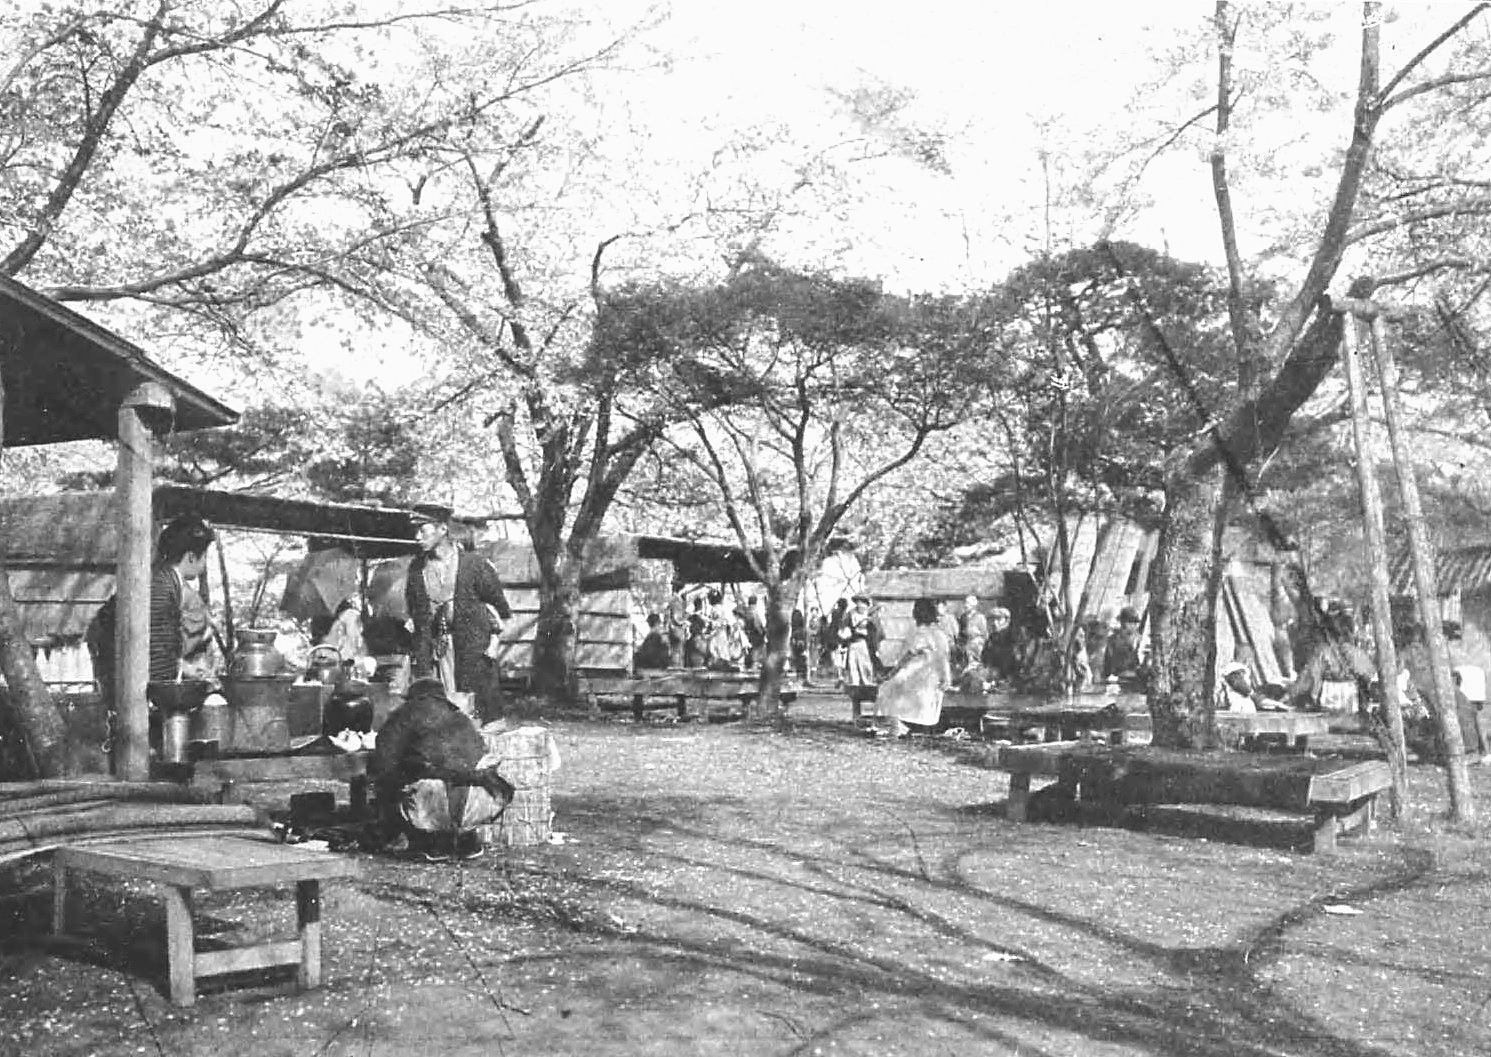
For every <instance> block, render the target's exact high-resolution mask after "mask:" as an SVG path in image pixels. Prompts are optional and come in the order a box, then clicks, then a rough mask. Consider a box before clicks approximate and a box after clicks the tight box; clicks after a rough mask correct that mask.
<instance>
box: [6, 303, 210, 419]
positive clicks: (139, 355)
mask: <svg viewBox="0 0 1491 1057" xmlns="http://www.w3.org/2000/svg"><path fill="white" fill-rule="evenodd" d="M0 378H3V380H4V383H5V436H4V443H5V445H6V447H24V446H27V445H32V444H57V443H61V442H63V441H72V440H113V439H114V438H115V437H117V436H118V432H119V427H118V424H119V407H120V405H121V404H122V403H123V402H124V400H125V398H126V397H128V396H129V395H130V393H132V392H134V390H135V389H136V388H138V387H139V386H140V385H141V384H143V383H145V382H155V383H157V384H158V385H161V386H163V387H165V389H166V390H167V391H169V392H170V393H171V395H172V396H173V397H174V398H175V403H176V409H175V414H174V416H173V418H172V422H171V423H170V427H171V429H172V430H173V431H181V432H184V431H187V430H194V429H207V428H209V427H212V426H226V425H229V424H230V423H233V422H236V421H238V412H236V411H234V410H232V409H231V408H229V407H227V406H226V405H224V404H222V403H219V402H218V401H217V400H214V399H213V398H212V397H210V396H208V395H207V394H206V393H204V392H202V390H200V389H198V388H196V387H195V386H193V385H190V384H188V383H187V382H186V381H184V380H183V379H181V378H178V377H177V376H176V375H174V374H172V373H171V372H169V371H167V370H166V369H165V368H163V367H161V366H160V365H158V364H156V363H154V362H153V361H152V360H151V359H150V358H149V357H148V356H146V355H145V353H144V351H143V350H141V349H140V348H139V347H138V346H137V345H134V344H133V343H131V342H129V341H126V340H125V339H124V338H122V337H120V336H119V335H117V334H115V333H113V332H112V331H109V330H107V329H106V328H104V327H101V326H99V325H98V324H97V323H95V322H93V321H92V320H91V319H88V318H87V317H86V316H82V315H79V314H78V313H77V312H74V311H73V310H72V309H70V308H66V307H64V306H63V305H61V304H59V303H58V302H56V301H53V300H52V299H51V298H49V297H46V296H44V295H42V294H39V293H37V292H36V291H35V290H32V289H30V288H29V287H27V286H24V285H22V284H21V283H18V282H16V281H15V280H14V279H8V278H5V277H4V276H0Z"/></svg>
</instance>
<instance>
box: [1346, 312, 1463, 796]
mask: <svg viewBox="0 0 1491 1057" xmlns="http://www.w3.org/2000/svg"><path fill="white" fill-rule="evenodd" d="M1330 307H1331V309H1332V310H1333V311H1336V312H1339V313H1341V314H1342V315H1343V316H1345V319H1344V320H1343V321H1342V322H1343V323H1344V326H1343V327H1342V334H1341V362H1342V364H1343V365H1344V366H1345V369H1346V383H1347V386H1348V387H1349V389H1350V393H1351V420H1352V428H1353V435H1354V438H1355V441H1356V453H1357V461H1356V462H1357V477H1358V483H1359V485H1360V487H1361V497H1362V514H1363V524H1364V527H1365V535H1366V544H1367V557H1368V567H1369V568H1370V570H1371V581H1372V585H1371V586H1372V635H1373V639H1374V641H1375V644H1376V647H1377V676H1378V681H1379V683H1380V685H1381V686H1382V692H1383V713H1384V716H1383V719H1376V718H1375V717H1369V721H1370V722H1372V723H1373V724H1374V729H1373V733H1374V735H1375V736H1376V737H1377V740H1378V742H1379V744H1381V745H1382V747H1383V749H1384V750H1385V752H1386V754H1387V757H1388V763H1389V764H1390V766H1391V767H1392V771H1393V801H1394V804H1393V807H1394V812H1395V813H1397V811H1399V810H1401V807H1402V805H1403V804H1404V803H1405V802H1406V789H1407V767H1406V764H1407V746H1406V744H1405V741H1404V735H1403V700H1402V695H1401V691H1400V689H1399V686H1398V671H1399V664H1398V654H1397V647H1396V645H1395V644H1394V642H1393V622H1392V610H1391V608H1390V606H1391V603H1390V586H1389V583H1388V557H1387V544H1386V533H1385V530H1384V522H1383V513H1382V493H1381V492H1380V490H1379V489H1378V486H1377V474H1376V470H1375V466H1376V459H1375V454H1374V453H1375V451H1376V438H1375V436H1374V433H1375V430H1374V429H1373V428H1372V423H1371V421H1370V418H1369V413H1368V394H1367V384H1366V379H1365V377H1364V374H1363V368H1362V361H1363V359H1364V358H1365V357H1364V355H1363V353H1362V351H1361V349H1360V344H1359V338H1358V329H1359V328H1363V327H1365V329H1366V330H1367V332H1368V334H1369V336H1370V341H1369V348H1368V350H1367V353H1366V357H1370V359H1371V360H1372V361H1373V363H1374V364H1375V366H1376V370H1377V377H1378V381H1379V382H1380V393H1381V399H1382V410H1383V421H1384V422H1385V423H1386V424H1387V432H1388V440H1389V443H1390V445H1391V449H1392V456H1393V465H1394V468H1395V470H1396V476H1397V479H1398V493H1399V498H1400V500H1401V502H1402V505H1403V519H1404V521H1405V522H1406V528H1407V532H1408V547H1409V557H1410V560H1411V564H1412V567H1413V582H1414V594H1415V597H1416V599H1417V603H1418V616H1419V624H1420V627H1422V629H1423V632H1424V643H1425V646H1426V648H1427V650H1428V657H1429V666H1430V669H1431V670H1432V672H1433V686H1432V689H1433V695H1432V700H1433V706H1434V707H1433V709H1432V711H1433V715H1434V719H1435V721H1436V723H1437V724H1438V728H1439V738H1440V743H1441V745H1442V746H1443V748H1444V753H1445V770H1446V773H1447V777H1448V783H1449V792H1450V810H1451V814H1452V816H1453V817H1454V818H1455V819H1456V820H1458V821H1469V820H1470V819H1471V818H1473V817H1474V814H1475V808H1474V803H1473V801H1472V798H1471V795H1470V781H1469V773H1468V771H1467V770H1466V762H1465V745H1464V741H1463V740H1462V738H1461V736H1460V726H1459V723H1458V720H1457V714H1456V709H1455V686H1454V680H1453V677H1452V676H1451V673H1450V656H1449V647H1448V646H1447V644H1446V642H1445V636H1444V624H1443V622H1442V620H1441V619H1440V611H1439V594H1438V586H1437V584H1436V580H1435V557H1434V549H1433V545H1432V543H1431V542H1430V540H1429V537H1428V534H1427V533H1426V532H1425V531H1424V517H1423V508H1422V506H1421V505H1420V503H1419V491H1418V479H1417V477H1416V476H1415V474H1414V470H1413V462H1412V459H1411V458H1410V456H1409V452H1408V448H1407V440H1406V438H1405V437H1404V435H1403V427H1402V421H1403V415H1402V405H1401V403H1400V400H1399V394H1398V367H1397V363H1396V362H1395V361H1394V359H1393V351H1392V347H1391V345H1390V344H1389V343H1388V340H1387V333H1386V322H1387V320H1388V319H1390V318H1392V312H1391V310H1390V309H1388V308H1387V307H1385V306H1383V305H1380V304H1378V303H1377V302H1375V301H1370V300H1362V299H1358V298H1346V297H1332V298H1330Z"/></svg>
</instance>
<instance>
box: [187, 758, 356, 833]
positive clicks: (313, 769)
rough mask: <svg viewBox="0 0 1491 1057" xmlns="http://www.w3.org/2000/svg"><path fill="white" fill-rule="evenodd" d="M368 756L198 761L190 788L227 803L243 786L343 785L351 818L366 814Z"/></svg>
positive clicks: (193, 766) (193, 767)
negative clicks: (297, 782)
mask: <svg viewBox="0 0 1491 1057" xmlns="http://www.w3.org/2000/svg"><path fill="white" fill-rule="evenodd" d="M372 756H373V754H372V752H370V751H369V750H367V749H359V750H358V751H357V752H336V753H324V754H318V753H307V754H304V755H298V756H297V755H291V754H289V753H278V754H266V755H263V756H221V757H217V758H214V759H210V760H198V761H197V762H196V763H195V764H193V765H192V769H193V774H192V785H193V786H194V787H196V788H199V789H203V790H204V791H206V792H210V793H211V794H213V795H214V796H215V797H216V798H217V799H218V800H219V801H222V802H227V801H229V800H231V799H232V798H233V796H234V786H236V785H238V784H239V783H243V782H277V781H286V780H296V779H303V780H308V781H328V782H346V783H347V800H348V804H349V805H350V807H351V809H352V814H353V816H354V817H361V816H362V815H363V814H364V813H365V812H366V810H367V801H368V762H369V761H370V760H371V759H372Z"/></svg>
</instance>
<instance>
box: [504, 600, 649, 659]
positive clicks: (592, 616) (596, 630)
mask: <svg viewBox="0 0 1491 1057" xmlns="http://www.w3.org/2000/svg"><path fill="white" fill-rule="evenodd" d="M503 593H504V594H506V595H507V604H508V605H509V606H510V607H512V611H513V616H512V619H511V620H510V621H508V623H507V627H506V628H504V629H503V633H502V647H501V649H500V651H499V652H498V657H497V659H498V662H499V663H500V664H502V665H504V666H505V667H509V668H515V669H519V670H527V669H530V668H532V666H533V640H534V638H535V635H536V628H537V626H538V590H537V589H536V588H531V587H505V588H504V589H503ZM581 604H582V606H583V609H582V610H581V612H580V620H579V627H578V629H577V632H578V633H577V635H576V643H575V662H576V665H577V666H578V667H580V668H583V669H598V670H605V671H622V672H629V671H631V666H632V649H633V630H632V597H631V592H630V590H628V589H626V588H617V589H613V590H609V591H590V592H586V594H585V596H584V601H583V602H582V603H581Z"/></svg>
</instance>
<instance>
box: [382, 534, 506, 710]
mask: <svg viewBox="0 0 1491 1057" xmlns="http://www.w3.org/2000/svg"><path fill="white" fill-rule="evenodd" d="M415 512H416V515H417V516H418V518H419V520H418V526H417V530H416V531H417V537H416V538H417V539H418V541H419V547H420V553H419V554H417V555H415V558H414V560H413V561H412V562H410V563H409V576H408V579H407V580H406V581H405V583H404V602H405V605H406V606H407V607H408V610H409V619H410V621H411V622H412V623H413V625H414V629H413V630H414V641H413V646H412V656H411V659H410V668H411V674H412V675H413V676H415V677H416V678H418V677H421V676H436V677H437V678H439V679H440V681H441V682H442V683H443V684H444V685H445V689H446V692H447V693H449V692H460V693H469V694H472V695H474V703H475V711H476V714H477V716H479V717H480V718H481V720H482V721H483V722H485V721H487V720H492V719H496V718H497V717H498V716H500V715H501V712H502V696H501V694H502V690H501V685H500V683H499V681H498V671H497V663H496V661H495V660H494V659H493V658H492V657H491V655H490V653H491V651H490V650H489V647H490V646H491V644H492V640H493V637H494V636H496V635H497V634H499V633H500V632H501V630H502V629H501V625H500V624H495V625H494V621H493V619H492V613H493V611H495V612H496V615H497V616H498V617H499V618H501V620H509V619H511V617H512V610H511V609H510V608H509V607H508V604H507V596H506V595H504V594H503V592H502V580H501V579H500V578H499V577H498V575H497V570H496V569H494V568H492V563H491V562H489V561H487V559H485V558H483V557H482V556H481V555H479V554H476V553H474V552H471V551H466V550H463V549H462V548H460V547H458V546H457V545H456V542H455V541H454V540H452V539H451V538H450V514H451V512H450V510H449V509H448V508H446V507H434V506H421V507H416V508H415ZM489 607H490V608H489Z"/></svg>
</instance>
